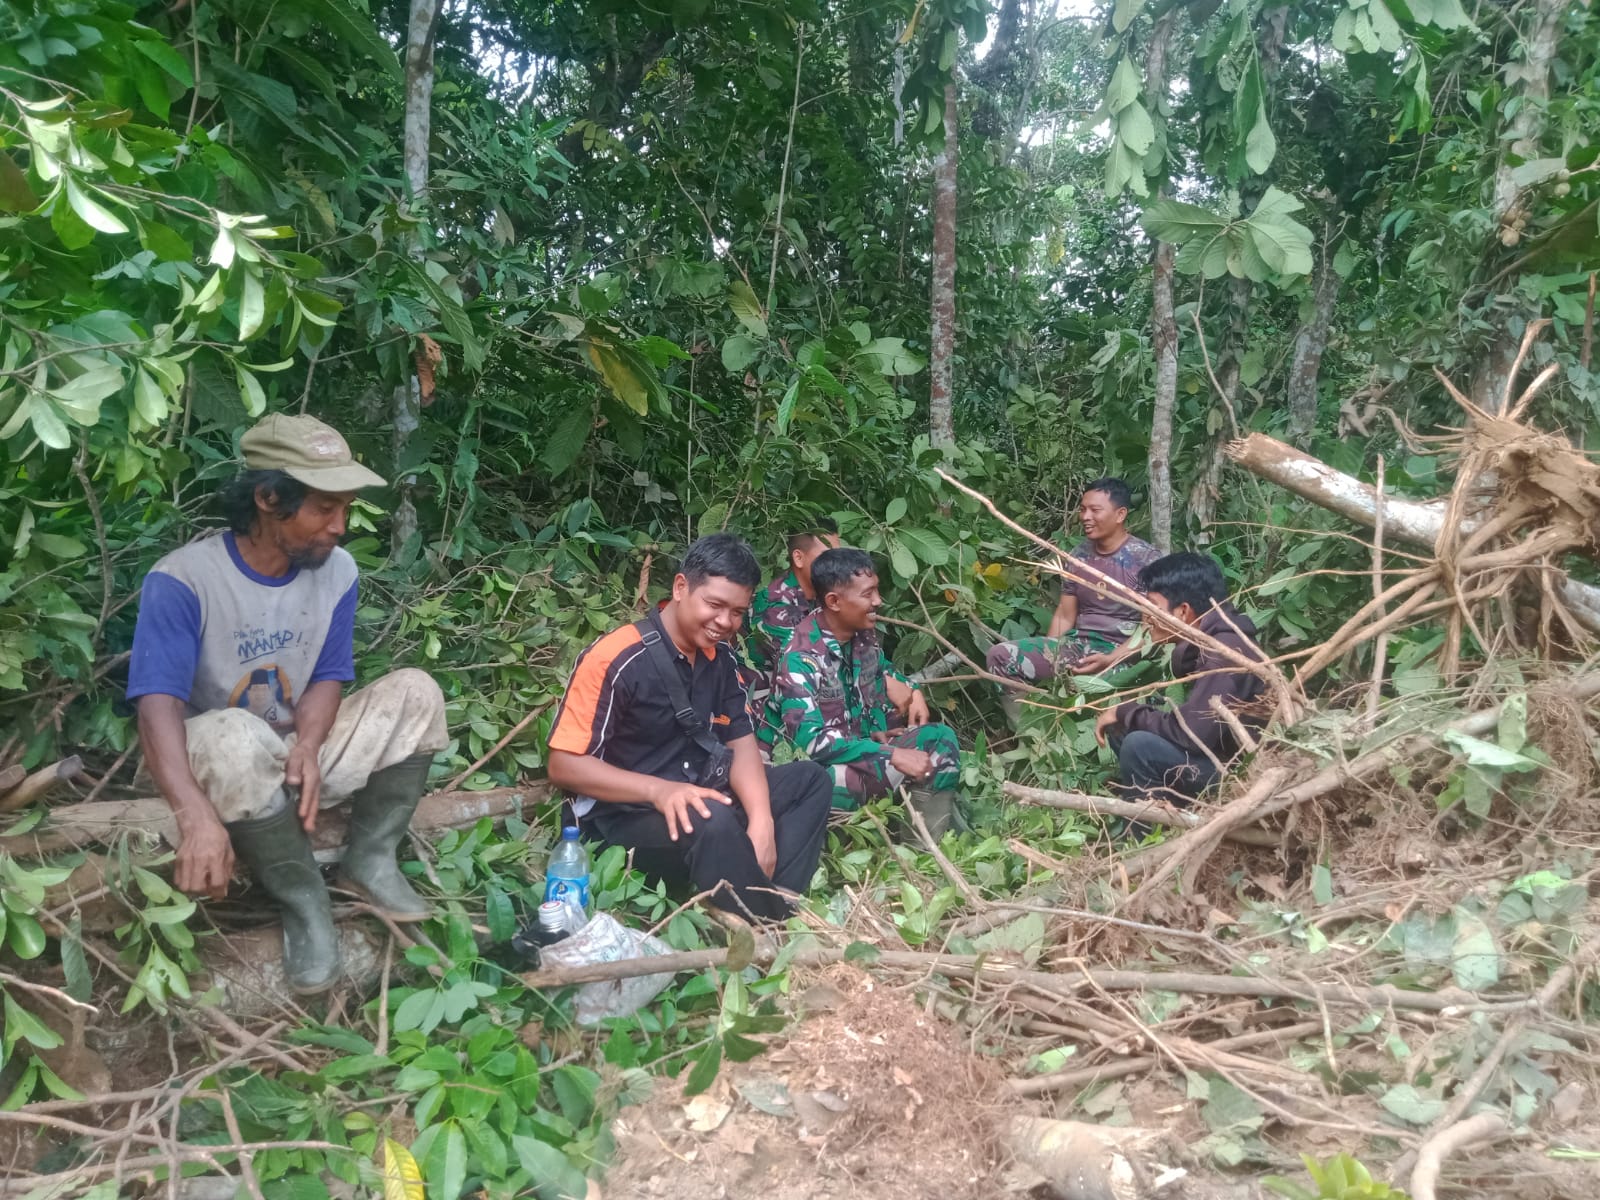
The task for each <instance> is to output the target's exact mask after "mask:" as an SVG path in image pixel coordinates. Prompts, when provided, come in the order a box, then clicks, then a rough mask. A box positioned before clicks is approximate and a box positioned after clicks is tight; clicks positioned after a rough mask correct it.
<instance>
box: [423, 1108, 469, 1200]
mask: <svg viewBox="0 0 1600 1200" xmlns="http://www.w3.org/2000/svg"><path fill="white" fill-rule="evenodd" d="M438 1128H439V1130H440V1132H439V1133H438V1134H437V1135H436V1136H435V1137H434V1139H433V1141H432V1143H431V1144H430V1145H429V1146H428V1150H427V1153H426V1154H425V1155H424V1156H423V1159H422V1177H423V1179H424V1180H425V1181H426V1182H427V1184H428V1188H429V1190H430V1191H431V1192H432V1193H433V1195H435V1196H440V1197H456V1196H460V1195H461V1189H462V1187H463V1185H465V1183H466V1181H467V1139H466V1135H464V1134H463V1133H462V1132H461V1126H460V1125H459V1124H457V1123H456V1122H455V1121H446V1122H445V1123H444V1125H442V1126H439V1127H438ZM430 1132H432V1131H430ZM419 1140H420V1139H419Z"/></svg>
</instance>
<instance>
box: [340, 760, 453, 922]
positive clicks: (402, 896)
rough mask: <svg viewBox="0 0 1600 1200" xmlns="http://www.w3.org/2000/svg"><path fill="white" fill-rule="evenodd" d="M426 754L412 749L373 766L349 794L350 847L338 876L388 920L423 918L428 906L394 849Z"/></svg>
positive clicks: (420, 784) (424, 774) (424, 776)
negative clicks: (363, 782)
mask: <svg viewBox="0 0 1600 1200" xmlns="http://www.w3.org/2000/svg"><path fill="white" fill-rule="evenodd" d="M432 761H433V755H431V754H415V755H412V756H411V757H410V758H408V759H405V760H404V761H403V762H397V763H395V764H394V766H392V767H385V768H384V769H383V770H381V771H374V772H373V773H372V775H371V776H369V777H368V779H367V784H366V786H365V787H363V788H362V789H361V790H360V791H359V792H357V793H356V794H355V795H354V796H353V797H352V798H351V800H350V847H349V849H347V850H346V851H345V852H344V862H343V863H342V864H341V865H340V868H339V882H340V884H341V885H342V886H344V887H348V888H349V889H350V890H351V891H354V892H358V893H359V894H361V895H362V896H364V897H366V899H367V900H368V901H369V902H370V903H371V904H372V906H373V907H374V908H378V909H382V910H383V911H384V912H385V913H387V914H388V915H389V917H390V919H391V920H394V921H411V922H414V921H423V920H426V919H427V917H428V914H429V913H430V912H431V911H432V910H431V909H430V908H429V906H428V902H427V901H426V900H424V899H423V898H422V897H421V896H419V895H417V893H416V891H415V890H413V889H412V887H411V884H410V883H409V882H407V880H406V877H405V876H404V875H402V874H401V873H400V866H399V864H398V863H396V862H395V851H396V850H397V849H398V848H399V846H400V839H401V838H403V837H405V835H406V830H407V828H409V827H410V825H411V815H412V814H413V813H414V812H416V811H417V803H418V802H419V801H420V800H421V799H422V789H423V788H424V787H426V786H427V782H428V764H429V763H431V762H432Z"/></svg>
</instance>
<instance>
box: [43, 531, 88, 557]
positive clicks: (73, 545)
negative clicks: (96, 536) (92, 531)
mask: <svg viewBox="0 0 1600 1200" xmlns="http://www.w3.org/2000/svg"><path fill="white" fill-rule="evenodd" d="M33 544H34V545H35V546H37V547H39V549H41V550H43V551H44V552H45V553H46V554H48V555H49V556H50V557H51V558H59V559H74V558H82V557H83V556H84V555H85V554H87V553H88V552H89V550H88V547H87V546H85V545H84V544H83V543H82V542H80V541H79V540H78V539H77V538H75V537H66V536H64V535H62V534H59V533H35V534H34V535H33Z"/></svg>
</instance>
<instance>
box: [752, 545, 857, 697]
mask: <svg viewBox="0 0 1600 1200" xmlns="http://www.w3.org/2000/svg"><path fill="white" fill-rule="evenodd" d="M838 544H839V527H838V526H837V525H835V524H834V523H833V521H831V520H829V519H827V518H824V519H822V520H819V521H817V522H816V523H815V524H814V525H812V526H811V527H810V528H807V529H803V530H801V531H800V532H799V533H791V534H790V535H789V570H788V573H787V574H784V575H781V576H779V577H778V578H777V579H774V580H773V581H772V582H771V583H769V584H767V586H766V588H765V589H764V590H762V591H759V592H757V593H756V595H755V601H754V603H752V604H751V606H750V634H749V636H748V637H747V638H746V639H745V645H746V653H747V656H748V657H749V659H750V665H751V666H753V667H755V669H756V670H757V671H759V672H760V673H761V675H762V676H763V683H764V682H765V677H767V676H770V675H771V674H772V670H773V668H774V667H776V666H777V665H778V660H779V658H781V657H782V656H783V652H784V650H785V649H786V648H787V647H788V645H789V639H790V638H791V637H793V636H794V631H795V630H796V629H798V628H799V627H800V622H802V621H804V620H805V619H806V618H807V617H809V616H810V615H811V612H812V610H813V609H814V608H816V607H817V599H816V593H815V592H814V591H813V590H812V586H811V564H812V563H813V562H815V561H816V559H817V555H819V554H821V553H822V552H823V551H825V550H831V549H833V548H834V547H835V546H837V545H838Z"/></svg>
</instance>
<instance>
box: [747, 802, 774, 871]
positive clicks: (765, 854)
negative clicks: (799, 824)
mask: <svg viewBox="0 0 1600 1200" xmlns="http://www.w3.org/2000/svg"><path fill="white" fill-rule="evenodd" d="M746 832H747V833H748V834H749V835H750V845H751V846H752V847H753V848H754V849H755V852H756V864H757V865H758V866H759V867H760V868H761V871H762V874H764V875H765V876H766V877H767V878H768V879H771V878H772V873H773V872H774V871H776V870H777V869H778V835H777V831H776V830H774V829H773V826H772V821H771V820H770V819H768V820H758V819H756V818H754V817H752V818H751V820H750V826H749V828H748V829H747V830H746Z"/></svg>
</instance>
